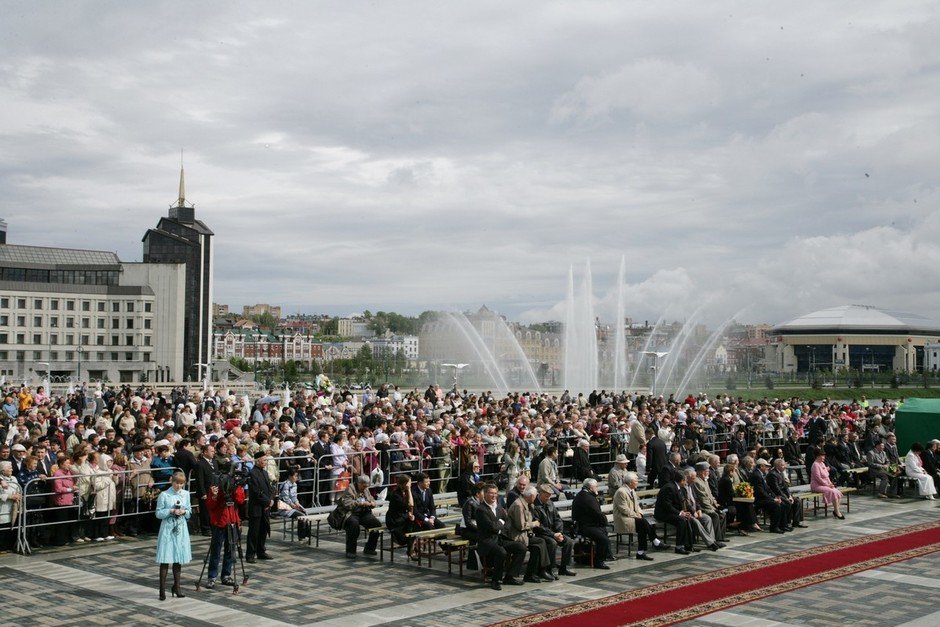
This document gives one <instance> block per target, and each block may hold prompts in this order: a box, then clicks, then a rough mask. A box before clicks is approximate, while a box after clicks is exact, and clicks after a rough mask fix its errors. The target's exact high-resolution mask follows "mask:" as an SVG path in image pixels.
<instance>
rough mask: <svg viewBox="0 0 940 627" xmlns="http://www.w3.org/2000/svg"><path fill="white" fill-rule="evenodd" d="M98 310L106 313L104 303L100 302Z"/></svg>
mask: <svg viewBox="0 0 940 627" xmlns="http://www.w3.org/2000/svg"><path fill="white" fill-rule="evenodd" d="M98 311H99V312H101V313H104V303H98Z"/></svg>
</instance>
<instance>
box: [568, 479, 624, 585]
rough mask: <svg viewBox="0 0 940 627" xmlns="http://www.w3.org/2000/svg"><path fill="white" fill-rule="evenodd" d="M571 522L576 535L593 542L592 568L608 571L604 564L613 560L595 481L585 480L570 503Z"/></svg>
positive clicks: (608, 567) (605, 521)
mask: <svg viewBox="0 0 940 627" xmlns="http://www.w3.org/2000/svg"><path fill="white" fill-rule="evenodd" d="M571 520H572V522H574V524H576V525H577V526H578V533H580V534H581V535H582V536H584V537H585V538H589V539H590V540H591V541H592V542H594V564H593V566H594V568H599V569H601V570H610V566H608V565H607V564H605V563H604V562H605V561H606V560H609V559H614V556H613V554H611V552H610V538H608V537H607V516H605V515H604V512H602V511H601V504H600V501H598V500H597V480H596V479H585V480H584V484H583V485H582V486H581V491H580V492H578V493H577V494H576V495H575V497H574V500H573V501H572V502H571Z"/></svg>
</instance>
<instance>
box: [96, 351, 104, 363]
mask: <svg viewBox="0 0 940 627" xmlns="http://www.w3.org/2000/svg"><path fill="white" fill-rule="evenodd" d="M95 359H97V360H98V361H104V353H102V352H101V351H98V352H97V353H95Z"/></svg>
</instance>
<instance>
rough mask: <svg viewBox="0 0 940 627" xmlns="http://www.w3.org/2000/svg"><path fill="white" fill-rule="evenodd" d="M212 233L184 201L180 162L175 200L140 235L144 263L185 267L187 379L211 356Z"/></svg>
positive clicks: (201, 372) (199, 374)
mask: <svg viewBox="0 0 940 627" xmlns="http://www.w3.org/2000/svg"><path fill="white" fill-rule="evenodd" d="M212 237H213V233H212V231H211V230H210V229H209V227H207V226H206V225H205V224H204V223H203V222H202V221H201V220H197V219H196V208H195V205H193V204H192V203H189V202H187V201H186V186H185V178H184V172H183V167H182V164H181V165H180V188H179V197H178V198H177V200H176V203H175V204H173V205H170V210H169V213H168V215H167V217H165V218H160V221H159V222H157V226H155V227H154V228H152V229H149V230H148V231H147V232H146V233H145V234H144V237H143V247H144V263H145V264H154V263H157V264H159V263H182V264H184V266H185V268H186V280H185V290H184V295H183V301H184V306H183V316H184V322H183V370H184V378H185V379H186V380H192V381H197V380H199V379H202V378H203V376H204V374H205V371H204V370H203V368H208V366H207V365H206V364H209V363H211V359H212V313H213V312H212V272H213V254H214V250H213V246H212Z"/></svg>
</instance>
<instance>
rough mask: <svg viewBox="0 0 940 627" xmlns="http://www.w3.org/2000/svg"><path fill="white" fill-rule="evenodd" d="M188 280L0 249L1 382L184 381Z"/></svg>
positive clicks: (169, 271) (46, 251)
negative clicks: (184, 296)
mask: <svg viewBox="0 0 940 627" xmlns="http://www.w3.org/2000/svg"><path fill="white" fill-rule="evenodd" d="M185 278H186V275H185V266H184V265H183V264H144V263H122V262H121V261H120V260H119V259H118V257H117V255H115V254H114V253H112V252H107V251H97V250H75V249H67V248H46V247H40V246H16V245H9V244H0V374H3V375H6V376H7V378H8V379H13V380H24V381H36V380H37V379H40V378H45V376H47V375H51V378H52V381H54V382H55V381H64V380H72V381H79V380H82V381H95V380H109V381H114V382H139V381H174V380H177V381H178V380H181V379H182V376H183V353H182V346H183V341H182V337H183V298H182V295H183V294H184V290H185Z"/></svg>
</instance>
